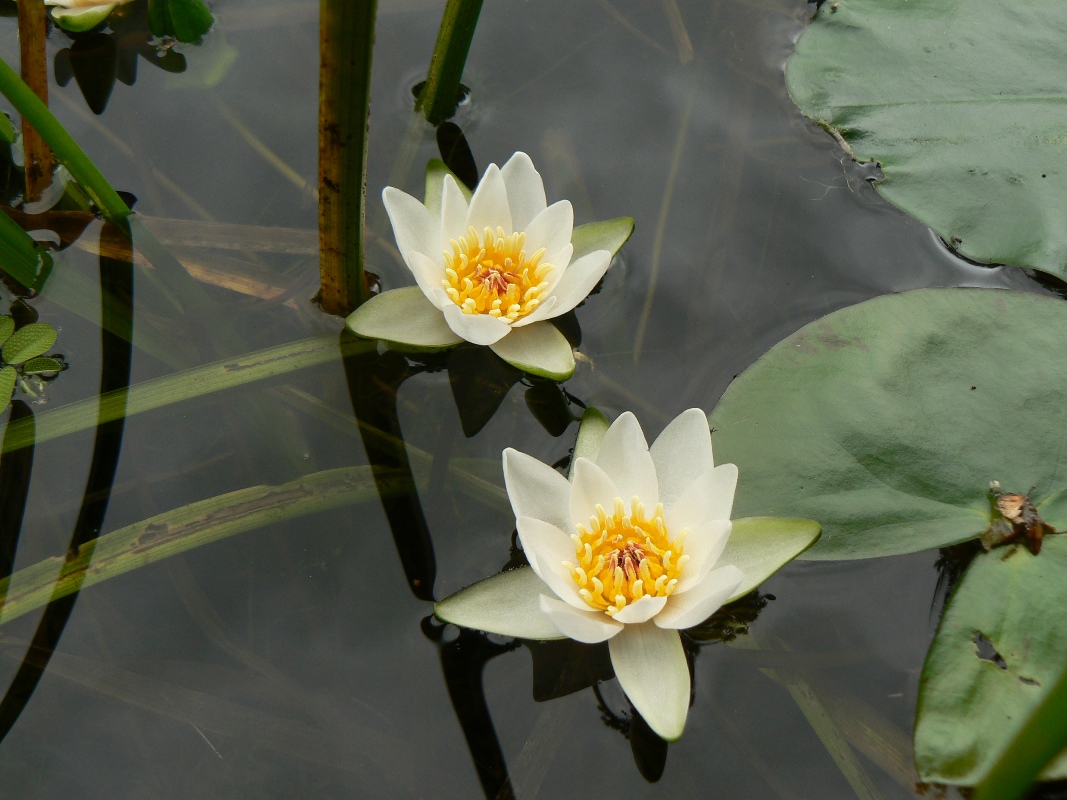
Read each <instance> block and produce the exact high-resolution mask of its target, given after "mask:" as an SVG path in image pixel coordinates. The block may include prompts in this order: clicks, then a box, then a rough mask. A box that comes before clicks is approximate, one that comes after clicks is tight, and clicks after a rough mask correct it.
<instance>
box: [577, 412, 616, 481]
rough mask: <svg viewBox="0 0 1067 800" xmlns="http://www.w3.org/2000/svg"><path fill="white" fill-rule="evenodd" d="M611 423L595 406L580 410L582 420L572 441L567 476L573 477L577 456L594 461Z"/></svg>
mask: <svg viewBox="0 0 1067 800" xmlns="http://www.w3.org/2000/svg"><path fill="white" fill-rule="evenodd" d="M609 427H611V423H610V422H608V418H607V417H605V416H604V415H603V414H602V413H600V411H599V410H598V409H596V408H593V407H592V406H590V407H589V408H587V409H586V410H585V411H584V412H582V421H581V422H580V423H578V439H577V441H575V443H574V454H573V455H572V456H571V469H570V474H569V476H568V477H571V478H573V477H574V464H575V462H577V461H578V459H579V458H587V459H589V460H590V461H596V457H597V454H598V453H599V452H600V445H601V443H602V442H603V441H604V434H605V433H607V432H608V428H609Z"/></svg>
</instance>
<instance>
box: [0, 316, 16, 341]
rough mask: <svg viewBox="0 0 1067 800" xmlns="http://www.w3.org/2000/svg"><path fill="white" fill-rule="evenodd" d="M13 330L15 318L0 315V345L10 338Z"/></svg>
mask: <svg viewBox="0 0 1067 800" xmlns="http://www.w3.org/2000/svg"><path fill="white" fill-rule="evenodd" d="M14 332H15V320H14V319H13V318H12V317H0V346H2V345H3V344H4V342H6V341H7V340H8V339H10V338H11V334H13V333H14Z"/></svg>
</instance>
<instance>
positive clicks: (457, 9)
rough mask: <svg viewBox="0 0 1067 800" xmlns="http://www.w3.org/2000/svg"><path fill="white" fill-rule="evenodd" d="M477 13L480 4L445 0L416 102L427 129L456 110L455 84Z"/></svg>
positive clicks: (461, 70) (458, 78) (468, 45)
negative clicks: (431, 54) (423, 84)
mask: <svg viewBox="0 0 1067 800" xmlns="http://www.w3.org/2000/svg"><path fill="white" fill-rule="evenodd" d="M481 13H482V0H448V5H447V6H445V14H444V17H443V18H442V19H441V28H440V30H439V31H438V33H437V44H435V45H434V48H433V56H432V57H431V58H430V69H429V71H428V72H427V73H426V85H425V86H424V87H423V89H422V92H421V94H419V100H418V107H419V108H420V109H422V111H423V113H424V114H426V119H427V120H428V121H429V122H430V124H431V125H439V124H440V123H442V122H444V121H445V120H446V119H448V118H449V117H451V116H452V114H453V113H454V112H455V110H456V101H457V100H458V98H459V82H460V79H461V78H462V77H463V67H464V65H465V64H466V63H467V53H468V52H470V49H471V40H472V39H474V29H475V28H476V27H478V15H479V14H481Z"/></svg>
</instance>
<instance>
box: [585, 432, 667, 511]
mask: <svg viewBox="0 0 1067 800" xmlns="http://www.w3.org/2000/svg"><path fill="white" fill-rule="evenodd" d="M596 465H597V466H598V467H600V468H601V469H602V470H604V472H606V473H607V474H608V477H609V478H611V481H612V483H614V484H615V488H616V490H617V491H618V493H619V497H621V498H622V499H623V501H624V502H626V503H627V504H629V502H630V500H631V499H632V498H633V497H637V498H639V499H640V500H641V502H642V503H644V506H645V509H646V511H647V513H649V514H651V513H652V511H653V509H655V507H656V503H658V502H659V484H658V483H657V481H656V465H655V464H653V463H652V456H650V455H649V453H648V443H647V442H646V441H645V434H644V433H642V431H641V425H640V423H639V422H638V421H637V417H635V416H634V415H633V413H632V412H630V411H627V412H625V413H624V414H621V415H619V418H618V419H617V420H615V421H614V422H613V423H611V427H610V428H608V432H607V433H606V434H604V440H603V441H602V442H601V443H600V452H599V453H597V457H596Z"/></svg>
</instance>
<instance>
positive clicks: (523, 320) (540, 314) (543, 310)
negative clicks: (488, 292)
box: [511, 296, 559, 328]
mask: <svg viewBox="0 0 1067 800" xmlns="http://www.w3.org/2000/svg"><path fill="white" fill-rule="evenodd" d="M558 304H559V301H558V300H557V299H556V298H555V297H551V296H550V297H547V298H545V301H544V302H543V303H541V304H540V305H539V306H538V307H537V308H535V309H534V310H533V311H531V312H530V313H529V314H527V315H526V316H525V317H519V318H518V319H517V320H515V322H513V323H512V325H511V327H512V328H525V327H526V326H527V325H533V324H534V323H535V322H544V321H545V320H547V319H551V318H552V317H555V316H557V315H556V314H555V313H554V310H555V308H556V306H557V305H558Z"/></svg>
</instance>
